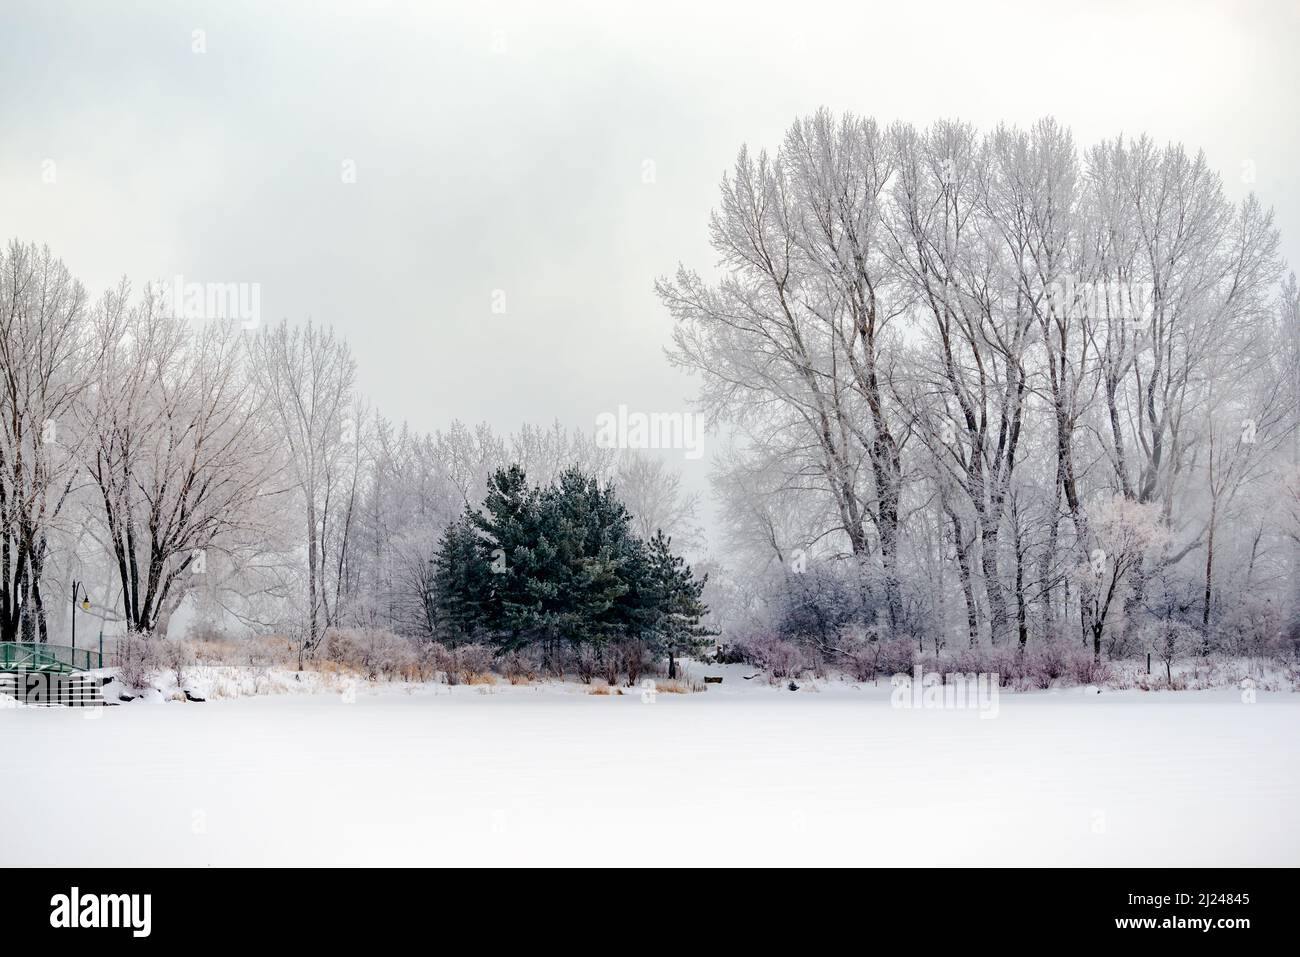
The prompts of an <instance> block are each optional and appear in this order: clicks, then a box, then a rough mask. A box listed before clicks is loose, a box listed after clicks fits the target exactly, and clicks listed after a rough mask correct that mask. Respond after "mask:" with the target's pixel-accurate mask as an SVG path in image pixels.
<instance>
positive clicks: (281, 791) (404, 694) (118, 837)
mask: <svg viewBox="0 0 1300 957" xmlns="http://www.w3.org/2000/svg"><path fill="white" fill-rule="evenodd" d="M702 670H707V672H708V673H710V674H723V675H724V676H725V680H724V682H723V683H722V684H721V685H711V686H709V690H708V691H707V692H706V693H699V694H664V693H660V694H657V695H654V696H653V697H652V698H651V697H648V696H647V697H645V698H644V699H643V696H642V693H641V692H640V690H638V689H626V690H625V693H624V694H623V695H621V696H620V695H591V694H587V693H586V691H587V689H585V688H582V687H581V686H574V685H537V686H530V687H512V686H509V685H504V684H498V685H495V686H492V687H489V688H485V687H476V686H462V687H456V688H448V687H445V686H420V687H418V688H408V689H402V688H401V687H387V688H382V689H371V688H369V687H367V686H362V687H361V688H360V689H357V693H355V694H351V693H346V692H345V693H343V694H340V693H324V692H322V693H315V694H299V695H273V696H260V697H252V698H241V699H236V700H219V701H209V702H207V703H204V704H188V703H174V702H173V703H162V702H161V698H159V699H158V701H157V703H151V702H150V701H147V700H140V701H135V702H132V703H130V704H127V705H123V706H121V707H116V708H106V709H94V712H93V714H94V715H97V716H95V717H91V716H88V712H86V711H83V710H77V709H37V708H10V709H0V747H3V751H4V755H5V759H6V763H7V768H6V774H5V781H4V785H3V789H0V820H4V821H6V822H9V824H10V826H9V828H8V830H7V833H6V834H5V836H4V839H3V840H0V865H42V864H51V865H54V864H62V865H167V864H182V865H235V864H281V865H289V864H321V865H347V864H411V865H434V864H450V863H455V864H471V865H473V864H499V863H524V864H554V863H565V864H647V865H654V864H699V863H712V864H775V863H801V864H862V865H871V864H877V865H928V864H994V865H999V864H1025V865H1031V864H1047V865H1051V864H1120V865H1165V864H1170V865H1193V864H1201V865H1209V864H1226V865H1233V864H1238V865H1251V864H1271V865H1293V866H1294V865H1296V864H1300V826H1298V825H1297V824H1296V820H1295V808H1296V807H1297V806H1300V695H1296V694H1289V693H1266V692H1260V693H1258V695H1257V699H1256V701H1255V703H1253V704H1247V703H1244V702H1243V700H1242V698H1243V695H1242V693H1241V692H1240V691H1230V690H1223V691H1196V692H1175V693H1170V692H1159V693H1143V692H1137V691H1124V692H1111V691H1106V692H1102V693H1096V692H1095V691H1092V692H1089V691H1085V690H1083V689H1072V690H1062V691H1058V692H1034V693H1025V694H1011V693H1005V692H1004V693H1003V694H1001V695H1000V698H999V701H998V708H997V716H996V717H995V718H987V717H981V715H980V714H979V713H978V712H977V711H975V710H928V709H919V710H917V709H907V710H904V709H899V708H894V707H891V705H890V693H891V689H890V688H889V686H888V685H887V684H885V683H883V682H882V684H881V685H880V686H879V687H866V688H857V687H852V686H846V685H837V684H819V686H818V687H817V688H815V689H814V688H813V687H811V686H809V685H807V684H803V685H802V687H801V688H800V690H799V691H797V692H790V691H788V690H786V689H784V688H774V687H771V686H768V685H765V684H763V683H762V681H761V679H756V680H754V681H750V682H745V681H743V680H742V678H741V676H742V675H743V674H748V673H751V672H750V669H747V668H745V667H742V666H730V667H709V668H707V669H702ZM801 684H802V683H801Z"/></svg>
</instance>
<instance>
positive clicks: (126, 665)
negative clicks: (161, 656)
mask: <svg viewBox="0 0 1300 957" xmlns="http://www.w3.org/2000/svg"><path fill="white" fill-rule="evenodd" d="M114 654H115V656H116V658H117V676H118V678H120V679H121V681H122V684H123V685H124V686H125V687H126V688H128V689H129V690H131V691H142V690H144V689H145V688H147V687H148V686H149V682H150V679H151V678H152V677H153V674H154V672H155V671H157V670H158V653H157V649H156V648H155V646H154V642H153V640H152V639H151V638H150V637H149V636H148V635H144V634H141V633H140V632H138V631H129V632H127V633H126V634H125V635H123V636H121V637H120V638H118V639H117V642H116V647H115V648H114Z"/></svg>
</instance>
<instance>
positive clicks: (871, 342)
mask: <svg viewBox="0 0 1300 957" xmlns="http://www.w3.org/2000/svg"><path fill="white" fill-rule="evenodd" d="M890 174H891V165H890V153H889V149H888V144H887V142H886V139H885V136H884V134H883V133H882V131H881V130H880V129H879V128H878V127H877V126H876V124H875V123H874V122H872V121H869V120H863V119H860V118H856V117H852V116H849V117H845V118H844V119H843V120H842V121H836V120H835V119H834V118H833V117H831V115H830V114H829V113H827V112H825V111H823V112H821V113H818V114H816V115H815V116H813V117H811V118H809V119H807V120H805V121H800V122H797V123H796V124H795V125H794V126H793V127H792V128H791V130H790V133H789V134H788V136H787V138H786V142H785V144H784V146H783V147H782V149H781V150H780V151H778V153H777V154H776V155H775V156H768V155H767V154H766V153H760V154H759V155H758V156H757V157H755V156H753V155H751V154H750V152H749V151H748V150H747V149H742V151H741V153H740V156H739V157H738V159H737V161H736V165H735V169H734V172H733V174H732V175H730V176H728V177H726V178H725V179H724V181H723V184H722V204H721V206H720V208H719V209H718V210H717V211H716V212H715V213H714V214H713V217H712V219H711V221H710V235H711V240H712V244H713V247H714V249H715V250H716V251H717V252H718V254H719V256H720V257H721V261H722V263H723V265H724V266H725V268H726V273H725V274H724V275H723V276H722V277H721V279H720V280H719V281H718V282H716V283H711V282H706V281H705V280H704V279H703V278H701V277H700V276H699V275H698V274H697V273H695V272H692V271H689V270H687V269H685V268H682V269H680V270H679V271H678V273H677V276H676V279H675V280H672V281H661V282H659V283H658V285H657V289H658V292H659V295H660V297H661V299H662V300H663V302H664V303H665V305H666V306H667V307H668V309H669V311H670V312H671V314H672V316H673V318H674V319H675V320H676V322H677V325H676V328H675V330H674V349H673V350H672V352H671V353H670V357H671V358H672V360H673V361H674V362H675V363H676V364H678V365H680V366H682V367H684V368H687V369H691V370H693V371H696V372H698V373H700V374H701V376H702V390H701V397H700V398H701V405H702V406H703V408H704V410H705V412H706V413H707V415H708V416H709V417H710V418H711V419H713V420H718V419H727V420H730V421H731V422H733V423H734V424H735V426H736V428H737V429H738V430H739V431H740V433H741V434H742V435H743V436H744V437H745V438H746V440H747V441H748V442H749V443H750V444H752V445H753V446H754V447H756V448H760V449H763V450H766V451H767V452H769V453H775V452H778V450H779V457H780V459H781V460H782V461H784V462H785V463H786V465H785V474H784V476H783V485H784V486H785V487H788V488H803V489H806V490H808V491H809V492H810V493H811V494H815V495H819V496H825V497H826V498H827V500H828V501H829V502H830V503H831V504H832V505H833V512H832V513H831V514H832V515H833V516H834V517H833V523H834V524H833V529H824V530H813V531H812V533H811V537H813V538H821V537H822V536H823V535H824V534H825V533H826V532H827V531H831V530H833V531H834V532H835V533H836V534H838V535H840V536H842V538H843V541H844V543H845V545H846V546H847V552H848V553H849V554H851V556H852V557H853V558H854V559H855V560H856V561H857V562H858V563H860V565H861V567H862V569H863V575H864V581H863V585H864V587H865V585H866V584H867V580H868V579H870V578H874V579H875V580H876V582H877V583H878V584H879V585H880V587H881V589H882V591H883V593H884V595H885V600H886V605H887V607H888V610H889V615H890V618H891V620H896V619H897V617H898V614H899V608H900V605H901V602H900V599H899V595H898V577H897V573H896V570H895V563H896V560H897V551H898V549H897V541H898V534H897V533H898V500H899V494H900V488H901V481H902V476H901V464H900V462H901V459H900V456H901V452H900V445H901V442H900V440H899V438H898V437H897V436H896V434H895V426H894V424H893V417H892V414H891V410H890V409H889V408H888V405H887V402H888V390H887V389H886V388H885V386H884V382H885V380H886V379H887V377H888V375H889V370H888V368H887V367H885V365H884V363H883V362H882V352H883V351H884V347H885V343H886V341H887V339H888V336H889V329H888V326H889V323H890V320H891V319H892V318H893V317H894V316H895V315H896V314H897V311H898V309H899V305H898V300H897V297H896V296H894V295H892V286H893V284H894V283H895V269H894V267H893V265H892V264H891V262H890V260H889V259H888V257H887V256H886V255H885V250H884V245H883V242H884V237H883V233H882V226H881V214H880V203H881V199H882V195H883V193H884V190H885V187H886V184H887V182H888V180H889V177H890ZM873 532H874V536H873ZM872 563H874V565H873V564H872Z"/></svg>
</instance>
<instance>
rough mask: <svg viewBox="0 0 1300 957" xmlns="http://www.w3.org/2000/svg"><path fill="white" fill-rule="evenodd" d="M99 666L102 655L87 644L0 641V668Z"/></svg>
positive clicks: (49, 669) (79, 668) (86, 668)
mask: <svg viewBox="0 0 1300 957" xmlns="http://www.w3.org/2000/svg"><path fill="white" fill-rule="evenodd" d="M103 666H104V660H103V656H102V655H100V653H99V652H98V651H92V650H90V649H87V648H72V647H69V646H68V645H41V644H34V643H29V642H25V641H0V671H45V672H54V671H57V672H66V671H90V670H92V669H94V668H102V667H103Z"/></svg>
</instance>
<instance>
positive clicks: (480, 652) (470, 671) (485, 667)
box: [455, 644, 492, 685]
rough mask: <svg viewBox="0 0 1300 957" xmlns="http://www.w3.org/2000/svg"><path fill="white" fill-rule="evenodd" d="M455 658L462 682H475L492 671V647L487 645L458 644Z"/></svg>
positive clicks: (470, 683)
mask: <svg viewBox="0 0 1300 957" xmlns="http://www.w3.org/2000/svg"><path fill="white" fill-rule="evenodd" d="M455 659H456V668H457V669H458V670H459V672H460V680H461V682H462V683H463V684H469V685H472V684H477V683H479V682H481V681H483V679H484V678H486V677H487V676H489V675H490V674H491V673H492V648H491V647H490V646H488V645H480V644H469V645H460V646H459V647H457V648H456V650H455Z"/></svg>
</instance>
